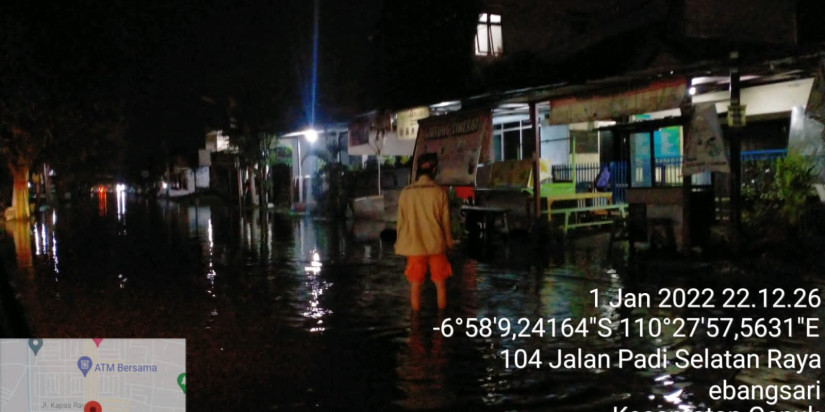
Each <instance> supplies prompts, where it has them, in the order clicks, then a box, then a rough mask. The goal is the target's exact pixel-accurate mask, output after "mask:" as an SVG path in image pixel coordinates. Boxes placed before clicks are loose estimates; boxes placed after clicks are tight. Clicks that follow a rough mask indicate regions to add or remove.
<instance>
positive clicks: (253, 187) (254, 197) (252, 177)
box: [247, 167, 258, 206]
mask: <svg viewBox="0 0 825 412" xmlns="http://www.w3.org/2000/svg"><path fill="white" fill-rule="evenodd" d="M247 171H248V173H247V174H248V175H249V199H250V200H251V201H252V206H258V185H257V184H255V181H256V180H257V179H258V173H257V172H256V170H255V168H254V167H249V168H247Z"/></svg>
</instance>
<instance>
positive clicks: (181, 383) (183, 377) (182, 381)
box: [178, 373, 186, 395]
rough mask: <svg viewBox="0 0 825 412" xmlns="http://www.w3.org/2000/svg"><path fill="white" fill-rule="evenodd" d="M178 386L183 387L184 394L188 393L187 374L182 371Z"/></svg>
mask: <svg viewBox="0 0 825 412" xmlns="http://www.w3.org/2000/svg"><path fill="white" fill-rule="evenodd" d="M178 386H180V388H181V389H183V394H184V395H186V374H185V373H181V374H180V375H178Z"/></svg>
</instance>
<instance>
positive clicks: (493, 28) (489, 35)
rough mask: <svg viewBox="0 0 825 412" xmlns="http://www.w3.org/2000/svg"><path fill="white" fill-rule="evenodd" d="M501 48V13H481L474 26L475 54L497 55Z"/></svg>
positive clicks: (499, 53)
mask: <svg viewBox="0 0 825 412" xmlns="http://www.w3.org/2000/svg"><path fill="white" fill-rule="evenodd" d="M501 50H502V40H501V15H500V14H488V13H482V14H481V15H479V16H478V26H477V27H476V56H499V55H501Z"/></svg>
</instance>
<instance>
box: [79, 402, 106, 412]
mask: <svg viewBox="0 0 825 412" xmlns="http://www.w3.org/2000/svg"><path fill="white" fill-rule="evenodd" d="M83 412H103V407H101V406H100V404H99V403H97V402H95V401H89V402H86V406H84V407H83Z"/></svg>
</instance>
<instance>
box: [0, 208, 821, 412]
mask: <svg viewBox="0 0 825 412" xmlns="http://www.w3.org/2000/svg"><path fill="white" fill-rule="evenodd" d="M110 196H111V195H110ZM380 229H381V227H380V226H378V225H375V224H371V223H369V222H367V223H365V222H359V223H355V224H354V223H353V222H334V221H323V220H317V219H312V218H309V217H304V216H284V215H278V214H275V213H269V214H266V215H264V216H262V215H261V214H259V213H258V212H249V213H244V214H241V213H238V211H237V210H232V209H227V208H223V207H215V206H212V207H210V206H200V207H195V206H180V205H177V204H175V203H166V202H164V201H160V202H157V201H146V200H137V199H130V200H128V201H127V200H124V199H114V198H110V199H109V201H108V202H106V201H104V200H103V199H97V197H93V198H91V201H90V204H89V205H86V206H84V207H77V206H75V207H73V208H65V209H58V210H56V211H48V212H45V213H40V214H38V216H37V219H36V221H35V222H34V223H33V224H32V225H31V226H28V225H26V224H17V223H7V225H6V233H7V238H8V239H10V240H12V239H13V242H7V243H9V244H13V245H14V247H15V248H16V249H17V250H16V254H14V255H12V256H13V257H11V259H14V260H13V261H12V262H10V263H12V266H16V270H15V271H14V272H13V273H12V275H11V277H12V281H13V284H14V287H15V288H16V291H17V293H18V294H19V299H20V303H21V304H22V306H23V308H24V309H25V318H26V320H27V321H28V325H29V329H30V330H31V333H32V335H34V336H37V337H45V338H83V337H85V338H88V337H104V338H186V342H187V378H188V386H189V388H188V391H187V396H188V402H187V403H188V407H189V410H193V411H208V410H209V411H211V410H216V411H217V410H275V409H278V410H282V409H285V410H294V409H298V410H303V409H322V410H325V409H337V410H339V409H348V410H368V409H375V410H388V409H389V410H393V409H398V410H400V409H429V410H440V409H449V410H478V409H490V410H541V411H614V408H618V409H617V410H622V408H623V407H628V409H627V410H648V409H650V410H674V411H675V410H681V411H692V410H699V409H701V410H705V409H706V408H712V409H713V410H750V409H749V408H750V407H751V406H755V405H763V406H764V405H766V402H762V401H742V400H724V399H712V398H711V397H710V395H709V388H710V387H711V386H712V385H721V384H722V382H728V383H729V384H737V385H741V384H748V385H752V384H760V385H788V384H791V385H796V384H799V385H812V384H817V385H818V383H817V380H818V379H821V378H822V377H823V373H822V369H821V366H817V367H810V366H811V365H808V366H809V367H807V368H804V369H803V370H802V371H801V372H800V373H797V371H795V370H792V368H790V365H788V367H787V368H786V367H777V366H776V365H773V366H769V365H767V360H766V357H767V351H768V349H779V350H781V351H784V352H785V353H793V354H822V353H825V344H824V343H823V339H822V338H808V337H804V336H802V335H803V334H805V333H808V332H810V330H809V329H806V327H805V326H804V325H802V324H801V323H800V322H799V321H798V319H799V318H803V319H807V318H817V319H816V320H815V321H814V323H815V324H816V325H821V324H820V323H819V321H818V319H822V318H823V317H825V313H823V309H822V305H821V304H816V303H817V298H816V297H818V298H819V299H820V300H821V297H822V290H823V289H825V284H824V283H823V281H822V279H821V278H819V277H818V276H814V275H815V274H814V273H804V272H798V271H794V270H792V269H787V270H783V271H782V272H781V273H778V272H774V273H757V272H754V271H753V270H744V269H741V268H737V267H734V266H733V265H730V264H719V263H714V264H708V265H702V264H698V263H697V262H690V265H687V264H686V263H684V262H682V263H673V262H667V261H660V262H658V263H655V264H650V265H648V266H645V267H640V266H636V265H631V266H628V265H627V264H626V262H625V260H624V259H623V258H622V255H624V253H623V251H622V250H621V249H619V248H617V249H616V250H615V252H616V253H614V256H613V257H612V258H608V254H607V248H606V245H607V238H606V237H605V236H604V235H595V236H586V237H581V238H579V239H576V240H575V241H572V242H568V244H566V245H564V247H560V246H559V245H551V246H544V247H541V246H537V245H536V244H534V243H533V242H532V241H531V240H529V239H513V240H511V241H510V242H509V244H503V245H502V244H499V245H496V244H493V245H484V244H472V245H470V244H466V242H465V244H462V245H460V246H459V247H458V248H457V249H456V250H455V251H454V252H453V253H452V254H451V256H450V259H451V262H452V263H453V268H454V272H455V275H454V276H453V277H452V278H451V279H450V280H449V283H448V288H449V290H448V298H449V306H448V308H447V310H446V311H444V313H440V314H439V313H437V311H436V310H435V309H434V308H435V290H434V288H433V287H432V286H431V285H427V286H426V287H425V289H424V290H423V294H424V296H423V300H422V306H423V310H422V312H421V314H420V315H417V316H414V315H412V314H411V312H410V310H409V303H408V286H407V283H406V280H405V278H404V277H403V274H402V273H403V269H404V260H403V259H402V258H400V257H398V256H395V255H394V254H393V251H392V244H391V243H388V242H386V241H382V240H381V239H380V237H379V232H380ZM14 256H16V257H14ZM616 256H618V257H616ZM6 259H8V258H6ZM7 262H8V260H7ZM14 263H16V264H14ZM754 266H756V265H754ZM765 270H774V269H765ZM663 288H664V289H668V290H671V291H672V290H677V289H679V288H683V289H687V288H698V289H694V290H703V289H704V288H708V290H710V291H711V292H707V291H703V292H702V295H701V296H702V297H703V298H704V297H707V296H708V295H707V294H708V293H714V300H713V301H712V303H711V304H710V306H714V307H712V308H701V307H700V308H685V307H678V306H683V305H681V303H680V301H679V300H678V299H672V303H674V305H673V306H677V307H675V308H661V307H644V306H646V305H644V304H639V305H638V306H642V307H638V308H632V307H627V306H628V305H627V303H630V306H633V304H632V303H633V302H629V301H625V303H626V305H625V307H618V308H616V307H611V306H610V305H609V304H607V303H606V302H607V301H610V300H613V299H615V297H616V296H617V295H618V294H619V293H620V292H621V293H624V295H623V296H626V297H627V296H642V295H632V294H629V293H628V292H632V293H640V292H646V293H649V294H650V296H652V300H653V304H651V306H658V305H657V302H660V301H661V300H662V299H663V295H660V294H659V291H660V290H661V289H663ZM725 288H729V289H728V290H729V291H731V292H730V293H731V296H728V295H724V296H723V293H724V290H725ZM797 288H801V290H804V291H813V292H812V293H807V292H805V293H804V296H803V297H804V299H803V303H805V305H803V306H813V307H809V308H799V309H795V308H782V309H771V310H765V309H760V308H758V307H757V308H751V307H750V306H749V305H750V304H751V303H753V302H761V300H754V299H756V297H758V296H759V293H760V292H759V291H760V290H765V291H768V292H770V293H769V295H768V296H769V297H770V300H774V299H775V297H774V294H776V293H779V292H776V290H777V289H781V290H782V291H785V292H786V293H787V297H786V299H785V300H783V301H782V304H783V305H784V304H785V303H796V302H797V300H798V299H797V297H799V296H796V295H794V291H795V290H796V289H797ZM594 289H595V290H596V292H593V290H594ZM742 290H748V291H749V292H750V298H751V299H750V300H747V301H746V306H748V307H747V308H737V309H723V308H721V307H720V306H721V305H722V302H724V301H725V300H726V298H727V297H733V298H735V299H731V302H732V303H735V302H738V301H739V300H741V298H742V296H743V293H744V292H741V291H742ZM733 291H735V292H733ZM596 296H598V297H599V299H600V301H599V304H598V305H596V304H595V303H594V299H595V297H596ZM811 296H816V297H811ZM673 297H674V298H676V296H675V295H674V296H673ZM759 299H761V297H759ZM640 302H641V300H640ZM697 302H701V303H705V300H704V299H702V300H701V301H697ZM695 303H696V302H695ZM820 303H821V302H820ZM759 305H761V303H760V304H759ZM759 305H757V306H759ZM748 317H751V318H754V319H759V318H766V319H770V318H777V319H791V320H790V321H788V324H787V325H786V326H787V328H789V330H784V329H783V332H782V333H781V334H780V335H781V336H779V337H776V338H771V337H764V338H744V337H742V338H736V339H734V337H733V331H734V330H737V331H741V329H742V328H741V327H734V328H733V329H731V330H730V335H728V337H727V338H718V337H717V338H712V337H708V336H707V333H706V331H707V330H709V329H710V327H709V326H708V325H707V323H708V322H707V321H706V323H705V324H702V325H698V326H697V328H696V330H695V331H693V335H694V336H690V334H691V330H690V329H691V324H690V323H688V324H686V325H683V326H686V329H685V328H683V329H682V330H681V332H682V333H683V334H685V335H686V336H684V337H681V336H676V337H674V334H677V329H678V328H677V325H676V322H677V321H675V320H674V319H676V318H680V319H691V318H694V319H696V318H701V319H709V318H729V319H733V320H734V321H735V322H741V319H742V318H748ZM459 319H461V321H459ZM468 319H478V320H479V321H478V322H482V321H481V319H488V320H489V321H490V322H492V323H490V324H487V326H489V328H488V329H484V328H481V329H479V333H480V334H483V335H485V336H475V337H471V336H468V334H471V331H472V329H471V327H470V326H469V324H470V323H472V322H474V320H468ZM580 319H585V322H584V323H583V324H582V323H580V322H579V320H580ZM650 319H659V322H660V323H659V322H657V321H653V322H652V323H647V320H650ZM637 320H641V321H645V322H646V326H645V328H646V331H645V333H643V336H640V334H639V332H638V329H636V328H634V325H636V322H637ZM483 322H486V321H483ZM565 322H566V323H565ZM599 322H609V324H610V325H612V326H610V327H607V328H605V329H601V331H602V332H603V333H604V334H609V335H610V336H599V335H598V332H599V330H600V329H599V328H598V327H597V326H598V325H599ZM622 322H625V323H622ZM508 323H509V326H510V328H509V329H507V326H508ZM537 323H539V324H541V325H542V326H543V327H544V335H543V336H540V332H541V331H540V330H539V329H538V328H534V326H535V325H536V324H537ZM479 324H480V323H479ZM554 324H555V329H554V328H553V325H554ZM737 324H741V323H737ZM445 325H449V326H452V329H453V330H452V332H453V334H452V335H451V336H445V335H449V332H447V331H444V332H442V331H436V330H434V328H440V327H442V326H445ZM525 325H528V326H529V327H528V328H525V327H524V326H525ZM565 325H566V326H565ZM582 325H584V326H582ZM782 325H784V324H782ZM626 326H628V327H630V329H631V332H630V333H628V335H630V336H625V334H624V333H623V332H622V331H623V330H624V328H625V327H626ZM447 329H449V327H448V328H447ZM517 332H518V333H517ZM584 332H587V333H586V335H585V333H584ZM608 332H609V333H608ZM763 332H764V331H763ZM818 332H819V333H820V334H821V333H825V330H822V329H821V328H820V329H819V330H818ZM554 333H555V336H553V334H554ZM519 335H521V336H519ZM788 335H792V336H791V337H789V336H788ZM579 349H581V350H582V351H583V352H584V353H590V354H594V355H599V354H605V355H606V356H609V357H610V363H609V364H602V365H597V366H596V367H593V366H592V365H590V366H589V367H575V366H574V367H571V366H569V365H568V366H564V367H558V368H552V367H550V366H549V365H548V362H552V361H554V359H556V358H558V352H559V351H560V350H561V351H562V352H563V353H576V352H577V351H578V350H579ZM623 349H626V350H630V351H633V353H635V354H644V355H650V354H656V353H660V354H661V352H657V351H663V350H667V351H668V352H667V354H666V355H665V356H666V357H667V358H668V359H669V361H670V363H669V364H668V365H657V364H654V363H653V360H655V358H656V357H654V356H647V358H648V359H649V360H650V361H649V363H648V364H646V365H640V366H638V367H637V366H634V364H633V363H631V362H627V363H625V364H624V365H623V366H622V367H618V366H617V365H616V362H617V360H618V354H619V352H620V351H621V350H623ZM680 349H683V350H687V351H688V352H691V353H704V350H706V349H707V350H709V351H711V352H720V353H721V352H725V351H730V352H732V353H742V354H751V353H752V354H756V355H757V356H759V357H760V358H761V360H762V363H761V364H760V365H759V367H751V368H724V369H708V368H703V367H698V366H697V367H692V368H684V367H677V366H676V365H674V363H675V360H676V352H677V351H678V350H680ZM505 351H506V352H505ZM539 357H540V359H541V362H542V363H541V364H540V365H539V367H538V368H537V367H536V365H535V363H534V362H532V361H534V360H536V359H539ZM505 362H509V363H510V365H509V368H508V367H506V366H505ZM808 405H810V406H813V407H820V408H821V406H822V405H825V401H822V400H821V399H814V400H804V401H802V400H793V399H791V400H779V402H778V404H777V405H774V406H773V407H772V408H767V407H766V408H765V410H795V409H797V408H799V409H802V408H807V406H808ZM805 410H807V409H805ZM814 410H816V409H814Z"/></svg>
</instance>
